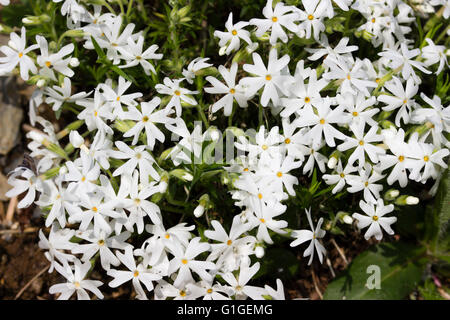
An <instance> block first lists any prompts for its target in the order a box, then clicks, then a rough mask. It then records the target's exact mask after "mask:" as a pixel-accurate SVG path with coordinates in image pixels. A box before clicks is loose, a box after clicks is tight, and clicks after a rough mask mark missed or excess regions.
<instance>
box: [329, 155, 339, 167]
mask: <svg viewBox="0 0 450 320" xmlns="http://www.w3.org/2000/svg"><path fill="white" fill-rule="evenodd" d="M337 162H338V160H337V158H336V157H331V158H330V159H329V160H328V164H327V166H328V168H329V169H334V168H336V164H337Z"/></svg>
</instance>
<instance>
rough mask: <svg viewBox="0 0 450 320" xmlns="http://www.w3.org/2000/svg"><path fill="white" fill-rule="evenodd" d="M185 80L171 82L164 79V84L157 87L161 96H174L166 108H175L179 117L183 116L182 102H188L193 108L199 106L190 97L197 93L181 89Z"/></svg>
mask: <svg viewBox="0 0 450 320" xmlns="http://www.w3.org/2000/svg"><path fill="white" fill-rule="evenodd" d="M183 80H184V79H179V80H173V81H172V80H171V79H169V78H168V77H165V78H164V84H160V83H159V84H157V85H156V86H155V89H156V91H158V93H160V94H166V95H170V96H172V98H171V99H170V101H169V103H168V104H167V106H166V108H167V109H170V108H172V107H175V110H176V114H177V117H179V116H181V101H183V102H186V103H187V104H190V105H192V106H196V105H197V101H195V99H193V98H191V97H190V96H189V95H191V94H197V93H198V92H197V91H191V90H188V89H185V88H182V87H180V83H181V82H182V81H183Z"/></svg>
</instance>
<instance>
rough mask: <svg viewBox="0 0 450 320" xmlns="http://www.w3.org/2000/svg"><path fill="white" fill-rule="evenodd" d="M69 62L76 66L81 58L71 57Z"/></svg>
mask: <svg viewBox="0 0 450 320" xmlns="http://www.w3.org/2000/svg"><path fill="white" fill-rule="evenodd" d="M69 64H70V66H71V67H73V68H76V67H78V66H79V65H80V60H78V59H77V58H71V59H70V62H69Z"/></svg>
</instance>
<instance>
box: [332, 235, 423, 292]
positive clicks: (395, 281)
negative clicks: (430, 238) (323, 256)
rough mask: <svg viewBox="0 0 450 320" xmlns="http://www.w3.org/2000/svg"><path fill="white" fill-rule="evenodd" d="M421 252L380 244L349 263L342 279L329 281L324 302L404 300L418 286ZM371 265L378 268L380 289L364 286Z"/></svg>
mask: <svg viewBox="0 0 450 320" xmlns="http://www.w3.org/2000/svg"><path fill="white" fill-rule="evenodd" d="M424 251H425V249H424V248H421V247H417V246H414V245H411V244H407V243H401V242H399V243H381V244H378V245H376V246H374V247H372V248H370V249H369V250H368V251H365V252H364V253H362V254H361V255H359V256H358V257H357V258H355V260H353V261H352V263H351V264H350V266H349V267H348V269H347V270H346V271H345V272H344V274H343V275H341V276H339V277H338V278H336V279H335V280H334V281H332V282H331V283H330V284H329V285H328V288H327V290H326V292H325V295H324V299H347V300H369V299H383V300H394V299H404V298H406V297H407V296H408V294H409V293H410V292H411V291H412V290H413V289H414V288H415V286H416V285H417V284H418V283H419V282H420V280H421V277H422V274H423V271H424V268H425V264H426V262H427V261H428V260H427V259H426V258H425V257H424ZM371 265H375V266H378V267H379V268H380V271H381V272H380V276H381V277H380V280H381V281H380V289H369V288H368V287H367V286H366V283H367V281H368V278H369V277H370V276H371V273H367V268H368V267H369V266H371Z"/></svg>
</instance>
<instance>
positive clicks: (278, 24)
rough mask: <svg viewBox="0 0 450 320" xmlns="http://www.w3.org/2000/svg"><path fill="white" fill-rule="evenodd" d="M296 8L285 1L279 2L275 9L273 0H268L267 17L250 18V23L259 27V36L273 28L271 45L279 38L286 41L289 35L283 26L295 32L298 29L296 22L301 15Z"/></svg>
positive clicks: (256, 33)
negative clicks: (285, 3) (287, 4)
mask: <svg viewBox="0 0 450 320" xmlns="http://www.w3.org/2000/svg"><path fill="white" fill-rule="evenodd" d="M294 8H295V7H293V6H286V5H284V3H283V2H278V3H277V4H276V5H275V8H274V9H273V8H272V0H267V3H266V6H265V7H264V9H263V15H264V17H265V19H257V18H254V19H251V20H250V24H251V25H255V26H257V28H258V29H257V30H256V32H255V35H256V36H257V37H258V38H259V37H261V36H262V35H263V34H264V33H265V32H267V31H268V30H269V29H271V34H270V44H271V45H275V44H276V42H277V40H278V39H281V41H283V42H284V43H286V42H287V41H288V35H287V34H286V32H285V31H284V30H283V28H282V27H285V28H286V29H288V30H289V31H291V32H294V33H295V32H297V30H298V27H297V25H296V24H295V23H294V22H295V21H298V20H299V15H298V13H297V12H295V11H294Z"/></svg>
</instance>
